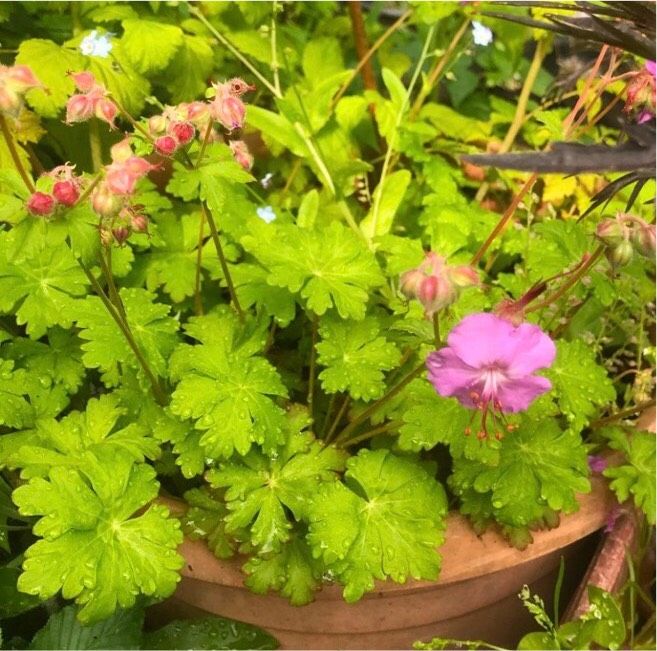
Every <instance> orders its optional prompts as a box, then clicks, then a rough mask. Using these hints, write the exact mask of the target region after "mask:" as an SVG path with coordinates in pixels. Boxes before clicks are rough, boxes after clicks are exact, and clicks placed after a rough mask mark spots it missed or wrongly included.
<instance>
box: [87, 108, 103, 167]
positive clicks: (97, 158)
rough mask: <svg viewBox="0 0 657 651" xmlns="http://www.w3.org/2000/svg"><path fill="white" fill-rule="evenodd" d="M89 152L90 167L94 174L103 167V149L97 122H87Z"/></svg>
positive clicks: (92, 120)
mask: <svg viewBox="0 0 657 651" xmlns="http://www.w3.org/2000/svg"><path fill="white" fill-rule="evenodd" d="M89 151H90V152H91V166H92V168H93V170H94V172H95V173H96V174H98V172H100V170H101V168H102V167H103V148H102V143H101V141H100V131H99V130H98V120H97V119H95V118H91V120H89Z"/></svg>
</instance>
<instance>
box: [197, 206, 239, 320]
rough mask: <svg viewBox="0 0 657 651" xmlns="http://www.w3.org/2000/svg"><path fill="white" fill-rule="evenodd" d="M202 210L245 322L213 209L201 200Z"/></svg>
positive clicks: (237, 310)
mask: <svg viewBox="0 0 657 651" xmlns="http://www.w3.org/2000/svg"><path fill="white" fill-rule="evenodd" d="M201 212H202V213H203V216H204V218H205V219H206V220H207V222H208V226H209V227H210V234H211V235H212V241H213V242H214V248H215V249H216V250H217V257H218V258H219V264H220V265H221V270H222V272H223V274H224V278H225V280H226V285H227V286H228V293H229V294H230V300H231V302H232V304H233V307H234V308H235V311H236V312H237V316H238V317H239V319H240V321H241V322H242V323H244V311H243V310H242V307H241V306H240V302H239V300H238V299H237V293H236V292H235V285H233V279H232V277H231V275H230V270H229V269H228V263H227V262H226V256H224V250H223V247H222V246H221V241H220V240H219V233H218V231H217V225H216V224H215V222H214V218H213V217H212V211H211V210H209V209H208V208H207V206H206V205H205V202H203V201H202V202H201Z"/></svg>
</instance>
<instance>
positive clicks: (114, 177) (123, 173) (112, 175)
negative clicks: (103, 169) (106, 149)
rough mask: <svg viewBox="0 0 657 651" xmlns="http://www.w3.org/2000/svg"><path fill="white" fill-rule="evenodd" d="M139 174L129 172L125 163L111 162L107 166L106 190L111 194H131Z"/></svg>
mask: <svg viewBox="0 0 657 651" xmlns="http://www.w3.org/2000/svg"><path fill="white" fill-rule="evenodd" d="M138 180H139V176H137V175H136V174H133V173H131V172H130V170H129V169H128V168H127V167H126V166H125V165H121V164H119V165H117V164H113V165H110V166H109V167H107V174H106V176H105V184H106V186H107V190H108V191H109V192H111V193H112V194H118V195H126V194H132V193H133V192H134V190H135V185H136V184H137V181H138Z"/></svg>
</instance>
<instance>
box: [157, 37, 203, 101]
mask: <svg viewBox="0 0 657 651" xmlns="http://www.w3.org/2000/svg"><path fill="white" fill-rule="evenodd" d="M213 66H214V59H213V53H212V47H211V46H210V44H209V43H208V40H207V38H204V37H202V36H190V35H189V34H186V35H185V37H184V39H183V41H182V44H181V46H180V49H179V50H178V51H177V52H176V56H175V57H173V59H172V60H171V62H170V63H169V66H168V68H167V69H166V70H165V71H164V77H165V78H166V79H167V85H168V86H169V88H170V90H171V100H172V102H174V103H178V102H190V101H192V100H193V99H195V98H196V97H197V96H199V95H202V94H203V91H204V90H205V89H206V88H207V80H208V77H209V76H210V74H211V73H212V69H213Z"/></svg>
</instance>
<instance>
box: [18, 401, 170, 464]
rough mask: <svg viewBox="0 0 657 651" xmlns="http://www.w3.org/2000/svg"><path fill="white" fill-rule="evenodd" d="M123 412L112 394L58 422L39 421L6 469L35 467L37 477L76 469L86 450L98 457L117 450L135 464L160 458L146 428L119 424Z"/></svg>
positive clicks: (81, 461) (132, 424) (90, 402)
mask: <svg viewBox="0 0 657 651" xmlns="http://www.w3.org/2000/svg"><path fill="white" fill-rule="evenodd" d="M125 411H126V410H125V409H124V408H122V407H121V406H119V401H118V397H117V396H116V395H115V394H104V395H102V396H100V397H99V398H92V399H91V400H89V401H88V402H87V404H86V411H84V412H79V411H73V412H71V413H70V414H68V415H66V416H65V417H64V418H62V419H60V420H59V421H57V420H54V419H41V420H39V422H38V423H37V425H36V429H35V437H34V440H33V441H32V442H30V443H29V444H27V445H23V446H20V447H17V448H16V450H15V452H14V453H13V454H12V455H11V456H10V457H9V459H8V465H10V466H11V467H17V468H29V467H30V466H33V467H35V466H38V467H39V468H40V469H41V470H40V471H39V474H44V472H47V470H48V468H51V467H56V466H71V467H80V464H82V463H83V462H84V459H85V458H86V454H85V453H86V451H87V450H91V451H93V452H94V453H95V454H97V455H98V456H102V455H103V454H105V452H106V451H110V450H119V451H123V452H126V453H127V454H128V455H129V456H130V457H131V458H133V459H134V460H135V461H144V459H145V458H149V459H156V458H157V457H158V456H159V454H160V449H159V445H158V443H157V441H156V440H155V439H153V438H150V437H149V434H150V432H149V430H148V429H147V428H146V427H144V426H143V425H141V424H138V423H135V422H131V423H128V424H125V425H124V426H122V425H120V424H119V420H120V418H121V416H123V415H124V414H125ZM35 474H37V472H36V471H35V470H32V471H28V476H34V475H35Z"/></svg>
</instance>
